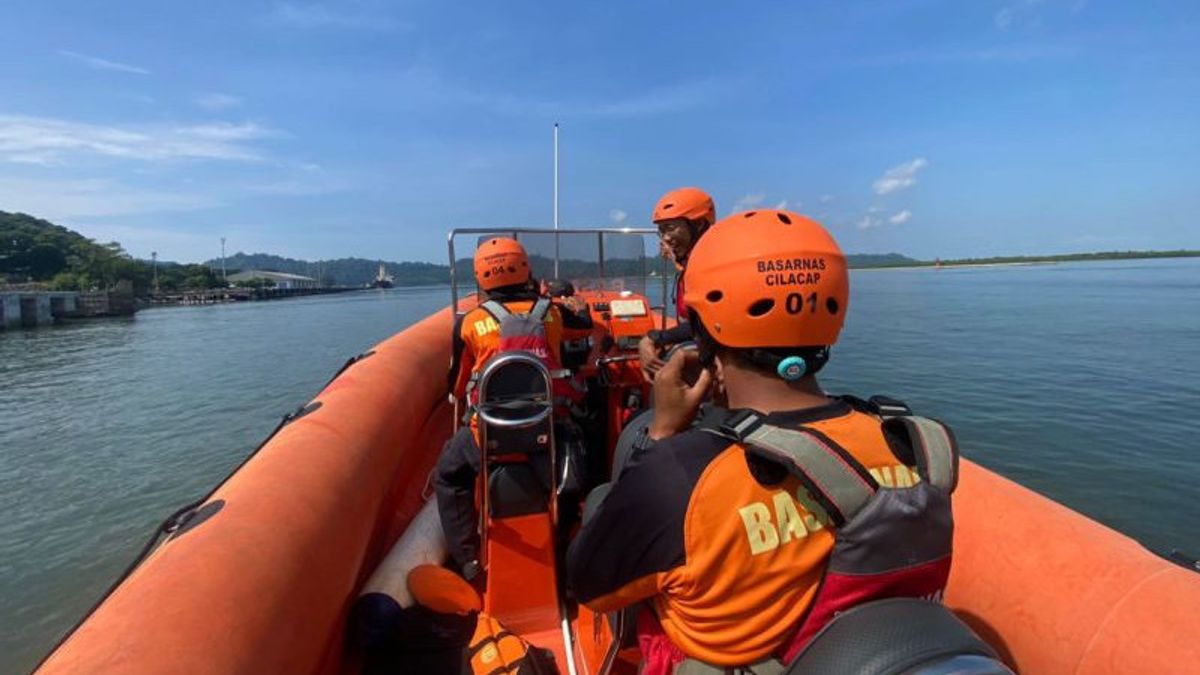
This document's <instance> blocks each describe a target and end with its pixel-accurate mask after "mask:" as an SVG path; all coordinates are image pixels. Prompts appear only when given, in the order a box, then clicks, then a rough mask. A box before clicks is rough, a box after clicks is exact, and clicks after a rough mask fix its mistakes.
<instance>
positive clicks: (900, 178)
mask: <svg viewBox="0 0 1200 675" xmlns="http://www.w3.org/2000/svg"><path fill="white" fill-rule="evenodd" d="M928 165H929V162H928V161H927V160H926V159H925V158H924V157H918V158H916V159H914V160H912V161H909V162H905V163H903V164H901V165H899V166H894V167H892V168H890V169H888V170H887V171H885V172H883V176H881V177H879V178H878V179H877V180H876V181H875V182H874V183H873V184H872V187H873V188H874V189H875V194H877V195H886V194H888V193H891V192H899V191H900V190H906V189H908V188H910V187H912V186H914V185H916V184H917V172H918V171H920V170H921V169H924V168H925V167H926V166H928Z"/></svg>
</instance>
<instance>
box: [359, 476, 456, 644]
mask: <svg viewBox="0 0 1200 675" xmlns="http://www.w3.org/2000/svg"><path fill="white" fill-rule="evenodd" d="M445 559H446V536H445V534H444V533H443V532H442V523H441V520H440V518H439V517H438V511H437V499H436V498H433V499H430V500H429V501H428V502H425V506H423V507H421V511H420V512H419V513H417V517H416V518H413V520H412V522H411V523H409V525H408V528H407V529H406V530H404V534H403V535H401V537H400V540H399V541H397V542H396V545H395V546H393V547H392V550H391V552H389V553H388V554H387V557H385V558H384V559H383V562H381V563H379V567H377V568H376V569H375V573H374V574H372V575H371V577H370V578H369V579H367V583H366V584H364V585H363V588H362V591H361V592H360V593H359V596H358V599H357V600H356V601H355V602H354V608H353V610H351V617H352V618H351V620H352V623H353V630H354V634H355V636H356V638H357V641H358V643H359V644H360V645H362V646H364V647H376V646H380V645H382V644H384V643H386V641H387V640H389V639H391V638H392V636H394V635H395V634H396V628H397V626H399V625H400V623H401V621H402V614H403V610H405V609H407V608H409V607H412V606H413V605H414V604H415V603H416V599H415V598H414V597H413V595H412V593H411V592H410V591H409V588H408V574H409V572H411V571H413V569H415V568H417V567H419V566H422V565H427V566H429V565H432V566H437V565H441V564H442V562H443V561H444V560H445ZM438 569H441V568H438Z"/></svg>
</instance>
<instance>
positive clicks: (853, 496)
mask: <svg viewBox="0 0 1200 675" xmlns="http://www.w3.org/2000/svg"><path fill="white" fill-rule="evenodd" d="M701 428H702V429H704V430H706V431H710V432H713V433H718V434H720V435H723V436H726V437H729V438H732V439H733V440H736V441H738V442H740V443H742V444H743V445H744V446H746V452H747V453H749V454H751V455H755V456H758V457H762V458H764V459H767V460H769V461H772V462H775V463H777V464H781V465H783V466H784V467H786V468H787V470H788V472H789V473H791V474H792V475H793V476H795V477H796V478H798V479H799V480H800V482H801V483H803V484H804V486H805V487H806V488H807V489H808V491H809V493H811V494H812V496H813V498H814V499H815V500H816V501H817V503H818V504H820V506H821V507H822V508H824V509H825V511H826V513H827V514H828V515H829V518H830V520H831V521H832V522H833V524H834V525H835V526H837V527H840V526H841V525H843V524H845V523H846V522H848V521H849V520H851V519H852V518H854V516H855V515H856V514H857V513H858V512H859V511H860V510H861V509H862V508H863V507H864V506H866V504H867V502H868V501H870V499H871V497H872V496H873V495H874V494H875V492H876V491H877V490H878V489H879V484H878V483H877V482H876V481H875V479H874V478H873V477H872V476H871V474H870V473H869V472H868V471H867V469H866V468H865V467H864V466H863V465H862V464H860V463H859V462H858V461H857V460H856V459H854V457H852V456H851V455H850V453H849V452H847V451H846V449H845V448H843V447H841V446H840V445H838V444H837V443H835V442H834V441H833V440H832V439H830V438H829V437H828V436H826V435H824V434H822V433H820V432H817V431H816V430H813V429H805V428H803V427H802V428H800V429H784V428H782V427H777V426H774V425H770V424H766V423H764V422H763V421H762V417H761V416H759V415H758V413H756V412H754V411H751V410H739V411H737V412H734V413H732V414H731V415H728V416H719V415H718V416H713V417H712V419H711V420H706V421H705V423H702V425H701Z"/></svg>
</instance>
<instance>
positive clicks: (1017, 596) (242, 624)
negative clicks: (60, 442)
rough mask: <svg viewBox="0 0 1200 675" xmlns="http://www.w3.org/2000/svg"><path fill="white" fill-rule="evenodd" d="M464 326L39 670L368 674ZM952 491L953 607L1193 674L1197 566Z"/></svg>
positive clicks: (1031, 644)
mask: <svg viewBox="0 0 1200 675" xmlns="http://www.w3.org/2000/svg"><path fill="white" fill-rule="evenodd" d="M451 325H452V317H451V314H450V312H449V311H448V310H447V311H443V312H440V313H438V314H436V315H434V316H432V317H430V318H428V319H426V320H425V321H422V322H421V323H419V324H417V325H415V326H412V327H411V328H409V329H407V330H405V331H404V332H403V333H400V334H399V335H396V336H394V337H392V338H390V339H388V340H386V341H385V342H383V343H381V344H380V345H379V346H378V347H377V348H376V349H375V351H374V354H373V355H372V356H370V357H368V358H365V359H363V360H361V361H359V362H357V363H355V364H354V365H352V366H350V367H349V368H348V369H347V370H346V371H345V372H344V373H342V374H341V375H340V376H339V377H337V378H336V379H335V380H334V381H333V382H332V383H331V384H330V385H329V386H328V387H326V388H325V390H324V391H322V392H321V393H320V395H318V396H317V398H316V401H317V402H319V403H320V406H319V407H316V408H315V409H313V410H312V412H309V413H308V414H306V415H304V416H302V417H300V418H298V419H297V420H296V421H294V422H292V423H291V424H288V425H287V426H285V427H284V428H283V429H282V430H281V431H280V432H279V433H278V434H277V435H276V436H275V437H274V438H272V439H271V440H270V441H269V442H268V443H267V444H266V445H264V446H263V448H262V449H261V450H260V451H259V453H258V454H257V455H256V456H254V457H253V458H252V459H251V460H250V461H249V462H248V463H246V465H245V466H243V467H242V468H241V469H240V470H239V471H238V472H237V473H236V474H234V475H233V476H232V477H230V479H229V480H228V481H227V482H226V483H224V484H223V485H222V486H221V487H220V488H219V489H217V490H216V491H215V492H214V494H213V495H212V496H211V497H210V498H209V499H208V500H207V502H206V503H205V505H204V506H203V507H202V509H204V513H206V514H208V517H207V518H206V519H201V518H194V519H193V520H192V522H189V523H188V524H187V525H186V526H185V527H183V528H181V529H180V530H179V531H177V532H176V533H175V534H174V535H173V536H172V537H171V538H170V539H168V540H167V541H166V542H165V543H164V544H163V545H162V546H160V547H159V548H158V549H157V550H156V551H154V552H153V553H152V554H151V555H150V556H149V557H148V558H147V559H146V560H145V561H144V562H143V563H142V564H141V566H140V567H138V568H137V569H136V570H135V571H134V572H133V573H132V574H131V575H130V576H129V577H128V578H127V579H125V580H124V582H123V583H122V584H121V585H120V586H119V587H118V588H117V589H116V590H115V591H114V592H113V593H112V594H111V595H110V596H109V597H108V598H107V599H106V600H105V601H104V602H103V603H102V604H101V605H100V606H99V607H98V608H97V610H96V611H95V612H94V613H93V614H92V615H91V616H90V617H88V618H87V620H86V621H85V622H84V623H83V624H82V625H81V626H80V627H79V628H78V629H77V630H76V631H75V632H74V634H72V635H71V636H70V637H69V639H67V640H66V641H65V642H64V643H63V644H62V645H61V646H60V648H59V649H57V650H56V651H55V652H54V653H53V654H52V655H51V656H50V657H49V658H48V660H47V661H46V663H45V664H44V665H43V667H42V669H41V672H44V673H87V674H88V675H92V674H95V673H148V672H154V673H159V672H172V673H263V672H281V673H282V672H286V673H295V672H305V673H336V672H358V668H359V665H358V663H357V661H356V660H355V659H354V657H353V656H352V655H348V654H352V650H348V649H347V648H346V645H345V644H344V635H345V634H346V630H345V627H346V619H347V614H348V610H349V607H350V605H351V604H352V602H353V600H354V599H355V598H356V597H357V596H358V593H359V591H360V589H361V588H362V587H363V584H364V583H366V582H367V580H368V578H369V576H370V574H371V572H372V571H374V570H375V568H376V565H377V564H378V563H379V561H380V560H381V559H383V558H384V556H385V554H386V553H387V551H388V550H389V549H390V548H391V546H392V544H393V543H394V542H395V541H396V539H397V538H398V537H399V536H400V534H401V532H403V531H404V529H405V527H406V526H407V525H408V524H409V522H411V521H412V519H413V517H414V516H415V515H416V514H417V512H418V511H419V510H420V509H421V508H422V506H423V504H424V501H423V499H422V496H421V495H422V488H423V487H424V485H425V481H426V478H427V476H428V474H429V471H430V470H431V469H432V467H433V464H434V462H435V461H436V458H437V454H438V452H439V451H440V449H441V446H442V443H443V442H444V441H445V440H446V439H447V438H448V437H449V435H450V429H451V412H450V410H449V406H448V405H446V404H445V402H444V401H445V398H446V392H445V384H444V383H445V364H447V363H448V362H449V358H450V354H449V352H450V340H449V339H448V335H449V334H450V328H451ZM312 408H313V406H309V409H312ZM954 507H955V515H956V525H957V527H956V532H955V562H954V567H953V571H952V573H951V578H950V586H949V588H948V590H947V597H946V600H947V604H949V605H950V606H951V607H952V608H954V609H955V610H956V612H957V613H958V614H959V616H961V617H962V618H963V619H964V620H965V621H967V623H968V624H970V625H971V626H972V628H974V629H975V630H976V631H977V632H978V633H979V634H980V635H982V636H983V637H984V638H985V639H987V640H989V642H991V644H992V645H993V646H995V647H996V648H997V650H998V651H999V652H1000V654H1001V655H1002V656H1003V657H1004V658H1005V660H1006V661H1007V662H1008V663H1009V664H1011V665H1014V666H1015V667H1016V668H1017V669H1018V670H1019V671H1020V672H1021V673H1025V674H1027V675H1029V674H1031V675H1039V674H1043V673H1044V674H1046V675H1058V674H1059V673H1076V674H1087V675H1117V674H1118V673H1133V672H1139V673H1143V672H1144V673H1156V674H1158V673H1187V672H1195V670H1196V664H1197V663H1200V641H1198V640H1196V637H1197V636H1198V635H1200V614H1197V613H1196V608H1197V607H1200V575H1197V574H1195V573H1193V572H1190V571H1187V570H1185V569H1183V568H1181V567H1177V566H1175V565H1173V564H1171V563H1168V562H1166V561H1164V560H1161V559H1159V558H1158V557H1156V556H1154V555H1153V554H1151V553H1149V552H1148V551H1146V550H1145V549H1144V548H1142V547H1141V546H1140V545H1138V544H1137V542H1134V541H1133V540H1131V539H1128V538H1127V537H1124V536H1122V535H1120V534H1118V533H1116V532H1113V531H1112V530H1109V529H1108V528H1106V527H1104V526H1102V525H1099V524H1098V523H1095V522H1094V521H1091V520H1088V519H1087V518H1085V517H1083V516H1081V515H1079V514H1077V513H1075V512H1072V511H1070V510H1068V509H1066V508H1065V507H1062V506H1060V505H1058V504H1055V503H1054V502H1051V501H1050V500H1048V499H1045V498H1044V497H1042V496H1040V495H1038V494H1036V493H1034V492H1031V491H1029V490H1027V489H1025V488H1022V487H1021V486H1019V485H1016V484H1015V483H1013V482H1011V481H1008V480H1006V479H1004V478H1001V477H999V476H997V475H995V474H993V473H991V472H989V471H987V470H986V469H983V468H981V467H979V466H977V465H974V464H972V463H970V462H965V461H964V462H963V467H962V477H961V481H960V484H959V489H958V492H957V493H956V497H955V503H954Z"/></svg>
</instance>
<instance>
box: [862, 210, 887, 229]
mask: <svg viewBox="0 0 1200 675" xmlns="http://www.w3.org/2000/svg"><path fill="white" fill-rule="evenodd" d="M882 224H883V219H882V218H880V217H879V216H877V215H875V214H873V213H868V214H867V215H865V216H863V217H862V218H860V219H859V221H858V223H857V227H858V229H860V230H869V229H871V228H873V227H879V226H880V225H882Z"/></svg>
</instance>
